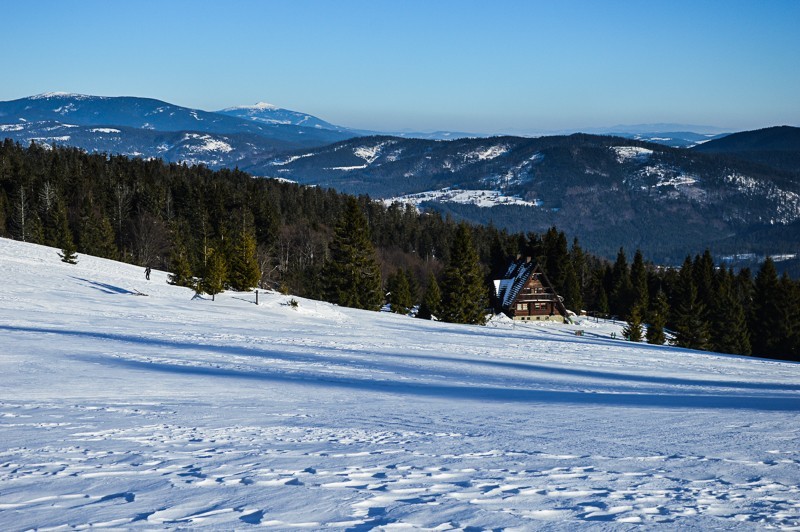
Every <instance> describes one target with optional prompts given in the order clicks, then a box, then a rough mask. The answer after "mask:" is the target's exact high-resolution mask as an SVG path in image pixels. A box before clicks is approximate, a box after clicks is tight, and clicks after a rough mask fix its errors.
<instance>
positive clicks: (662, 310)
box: [647, 290, 669, 345]
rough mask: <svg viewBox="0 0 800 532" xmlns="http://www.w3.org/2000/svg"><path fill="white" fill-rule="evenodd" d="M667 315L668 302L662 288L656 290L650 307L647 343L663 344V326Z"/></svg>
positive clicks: (665, 323)
mask: <svg viewBox="0 0 800 532" xmlns="http://www.w3.org/2000/svg"><path fill="white" fill-rule="evenodd" d="M668 316H669V303H667V296H666V294H664V291H663V290H659V291H658V292H656V296H655V297H654V298H653V301H652V304H651V307H650V318H649V322H650V323H649V324H648V326H647V343H648V344H655V345H663V344H664V342H666V341H667V338H666V335H665V334H664V327H666V325H667V318H668Z"/></svg>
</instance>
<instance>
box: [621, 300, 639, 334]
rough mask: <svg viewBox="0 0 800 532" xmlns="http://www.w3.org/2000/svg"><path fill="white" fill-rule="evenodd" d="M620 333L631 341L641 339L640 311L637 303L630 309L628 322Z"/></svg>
mask: <svg viewBox="0 0 800 532" xmlns="http://www.w3.org/2000/svg"><path fill="white" fill-rule="evenodd" d="M622 334H623V335H624V336H625V338H626V339H628V340H630V341H631V342H641V341H642V313H641V311H640V310H639V306H638V305H635V306H634V307H633V308H632V309H631V312H630V315H629V317H628V323H627V324H626V325H625V327H624V328H623V329H622Z"/></svg>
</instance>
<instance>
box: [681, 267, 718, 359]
mask: <svg viewBox="0 0 800 532" xmlns="http://www.w3.org/2000/svg"><path fill="white" fill-rule="evenodd" d="M674 313H675V338H674V340H673V342H672V343H673V344H674V345H676V346H678V347H687V348H689V349H699V350H707V349H708V347H709V332H708V323H706V321H705V319H704V316H705V313H706V312H705V307H704V306H703V304H702V303H701V302H700V301H699V300H698V298H697V287H695V285H694V281H693V280H692V279H691V277H690V279H689V284H688V285H686V286H685V287H684V288H683V289H682V290H681V295H680V300H679V301H678V305H677V307H676V308H675V309H674Z"/></svg>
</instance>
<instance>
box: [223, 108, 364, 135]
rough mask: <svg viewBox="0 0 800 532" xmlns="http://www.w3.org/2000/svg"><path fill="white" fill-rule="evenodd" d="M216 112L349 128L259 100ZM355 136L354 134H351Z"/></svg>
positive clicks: (284, 122) (267, 121) (258, 119)
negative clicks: (251, 103)
mask: <svg viewBox="0 0 800 532" xmlns="http://www.w3.org/2000/svg"><path fill="white" fill-rule="evenodd" d="M217 113H218V114H223V115H228V116H235V117H238V118H244V119H246V120H252V121H254V122H262V123H265V124H282V125H292V126H301V127H313V128H317V129H329V130H332V131H342V132H346V133H350V130H348V129H347V128H344V127H340V126H336V125H334V124H331V123H330V122H326V121H325V120H322V119H321V118H317V117H316V116H313V115H309V114H306V113H300V112H298V111H291V110H289V109H281V108H280V107H278V106H276V105H272V104H271V103H266V102H259V103H257V104H255V105H241V106H237V107H228V108H227V109H222V110H220V111H217ZM353 136H356V135H353Z"/></svg>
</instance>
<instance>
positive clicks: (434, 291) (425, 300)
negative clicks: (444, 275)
mask: <svg viewBox="0 0 800 532" xmlns="http://www.w3.org/2000/svg"><path fill="white" fill-rule="evenodd" d="M441 303H442V292H441V291H440V290H439V283H437V282H436V277H435V276H434V275H433V274H432V273H431V274H430V275H429V276H428V287H427V288H426V289H425V295H424V296H423V297H422V304H421V305H420V306H419V312H417V317H418V318H421V319H423V320H430V319H433V318H434V317H436V318H438V317H439V311H440V307H441Z"/></svg>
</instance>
